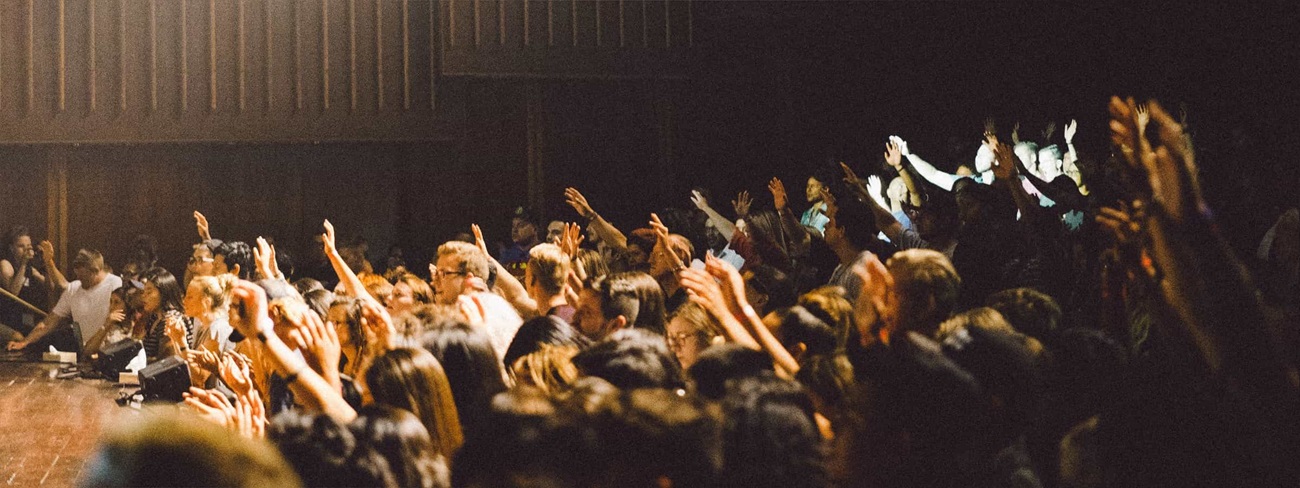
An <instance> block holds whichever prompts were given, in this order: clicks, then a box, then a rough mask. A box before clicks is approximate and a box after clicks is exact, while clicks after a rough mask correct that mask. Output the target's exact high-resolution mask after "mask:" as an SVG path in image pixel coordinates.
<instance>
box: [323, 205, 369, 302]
mask: <svg viewBox="0 0 1300 488" xmlns="http://www.w3.org/2000/svg"><path fill="white" fill-rule="evenodd" d="M324 225H325V233H324V234H321V245H322V246H324V247H325V256H326V257H328V258H329V260H330V265H331V266H333V267H334V274H337V275H338V276H339V283H340V284H342V285H343V289H344V290H345V291H347V292H348V294H350V295H352V296H354V297H357V299H358V300H374V299H375V297H372V296H370V292H368V291H366V286H365V285H363V284H361V279H360V278H357V274H356V273H353V272H352V268H349V267H348V263H345V262H343V256H340V255H339V249H338V247H337V246H335V240H334V224H331V223H330V221H329V220H326V221H325V224H324Z"/></svg>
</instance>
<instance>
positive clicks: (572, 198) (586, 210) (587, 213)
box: [564, 188, 596, 220]
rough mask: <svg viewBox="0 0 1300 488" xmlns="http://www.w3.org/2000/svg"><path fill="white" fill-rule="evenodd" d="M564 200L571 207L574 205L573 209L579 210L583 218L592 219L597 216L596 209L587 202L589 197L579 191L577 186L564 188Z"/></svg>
mask: <svg viewBox="0 0 1300 488" xmlns="http://www.w3.org/2000/svg"><path fill="white" fill-rule="evenodd" d="M564 201H565V203H568V204H569V206H570V207H573V210H574V211H576V212H578V215H581V216H582V218H585V219H588V220H591V219H593V218H595V217H596V210H595V209H593V208H591V205H590V204H588V203H587V198H586V197H584V196H582V193H580V192H578V190H577V189H576V188H565V189H564Z"/></svg>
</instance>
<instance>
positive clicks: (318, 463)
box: [160, 410, 398, 488]
mask: <svg viewBox="0 0 1300 488" xmlns="http://www.w3.org/2000/svg"><path fill="white" fill-rule="evenodd" d="M190 422H191V423H197V422H195V420H193V419H191V420H190ZM160 437H167V435H166V434H162V435H160ZM266 437H267V439H270V441H271V443H272V444H275V446H276V447H277V448H279V450H280V453H281V454H282V455H284V459H285V460H286V461H288V462H289V465H290V466H293V469H294V471H296V472H297V473H298V476H299V477H301V478H302V481H303V485H304V486H338V487H344V486H382V487H394V488H395V487H397V486H398V485H397V477H396V476H395V475H394V474H393V471H392V468H391V466H390V465H389V464H388V460H387V459H385V458H384V456H383V455H382V454H380V452H379V451H378V450H376V449H375V448H374V446H371V445H370V444H369V443H365V442H360V441H359V440H358V439H357V437H356V436H355V435H353V434H352V430H351V429H349V428H348V426H347V425H344V424H342V423H340V422H339V421H338V420H335V419H334V418H333V417H330V416H329V415H325V414H314V413H304V412H302V411H299V410H285V411H284V412H281V413H280V414H279V415H276V416H275V418H274V419H272V420H271V424H270V426H269V427H268V428H267V429H266ZM190 449H193V448H192V447H179V448H177V450H190Z"/></svg>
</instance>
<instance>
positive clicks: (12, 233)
mask: <svg viewBox="0 0 1300 488" xmlns="http://www.w3.org/2000/svg"><path fill="white" fill-rule="evenodd" d="M31 235H32V232H31V231H30V230H28V229H27V226H25V225H15V226H13V227H10V228H9V230H8V231H7V232H5V241H4V248H3V249H0V257H3V259H7V260H10V261H13V260H14V259H15V258H14V256H13V252H12V251H11V250H10V249H9V248H10V247H13V245H14V241H17V240H18V238H20V237H22V236H28V237H30V236H31Z"/></svg>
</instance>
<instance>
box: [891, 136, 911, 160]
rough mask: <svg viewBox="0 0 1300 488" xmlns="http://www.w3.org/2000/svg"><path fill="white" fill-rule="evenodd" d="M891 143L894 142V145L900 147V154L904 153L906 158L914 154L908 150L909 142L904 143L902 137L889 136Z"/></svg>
mask: <svg viewBox="0 0 1300 488" xmlns="http://www.w3.org/2000/svg"><path fill="white" fill-rule="evenodd" d="M889 142H892V143H894V145H896V146H898V152H900V153H902V154H903V155H904V156H908V155H911V154H912V152H911V151H909V150H907V141H904V140H903V138H902V137H898V136H889Z"/></svg>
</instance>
